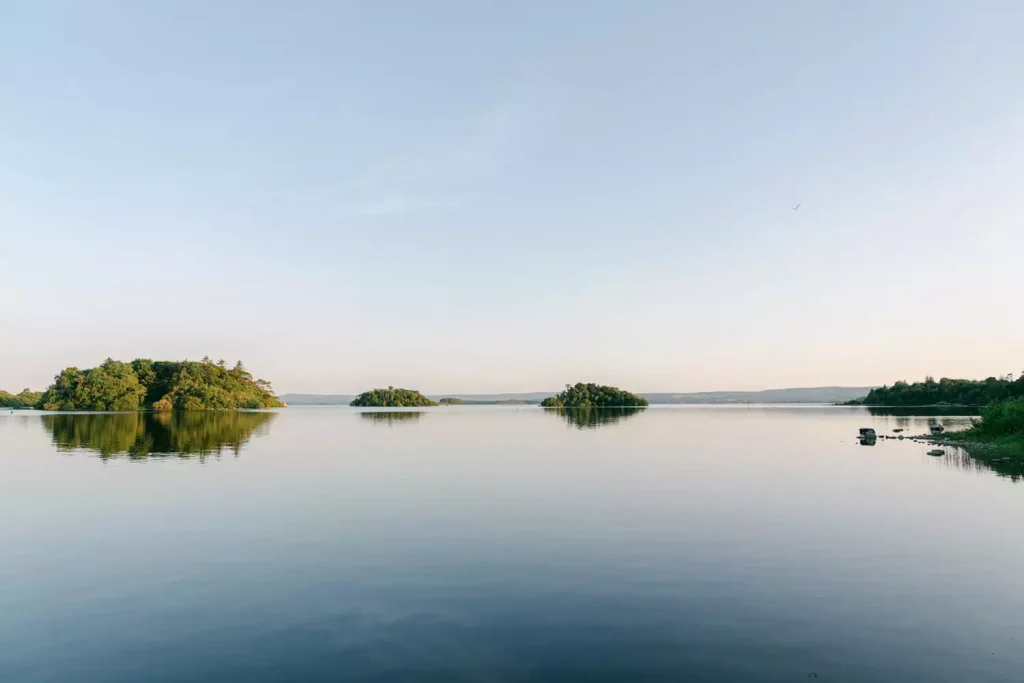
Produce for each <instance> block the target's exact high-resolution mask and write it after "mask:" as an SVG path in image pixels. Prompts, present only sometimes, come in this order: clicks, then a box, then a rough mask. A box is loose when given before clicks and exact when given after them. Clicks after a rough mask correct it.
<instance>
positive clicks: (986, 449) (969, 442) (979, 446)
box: [922, 398, 1024, 460]
mask: <svg viewBox="0 0 1024 683" xmlns="http://www.w3.org/2000/svg"><path fill="white" fill-rule="evenodd" d="M922 438H923V439H925V440H927V441H930V442H932V443H935V444H939V445H948V446H960V447H962V448H964V449H966V450H967V451H969V452H970V453H971V454H972V455H974V456H976V457H979V458H981V459H985V458H987V457H991V458H999V457H1008V456H1014V457H1015V458H1019V459H1022V460H1024V398H1016V399H1006V400H1003V401H993V402H992V403H990V404H988V405H987V406H985V407H984V408H983V409H982V411H981V419H980V420H975V421H974V424H973V425H972V426H971V427H969V428H967V429H962V430H960V431H956V432H944V433H942V434H928V435H925V436H923V437H922Z"/></svg>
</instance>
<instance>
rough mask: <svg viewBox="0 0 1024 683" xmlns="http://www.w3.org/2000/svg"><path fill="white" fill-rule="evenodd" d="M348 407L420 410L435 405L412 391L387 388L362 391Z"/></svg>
mask: <svg viewBox="0 0 1024 683" xmlns="http://www.w3.org/2000/svg"><path fill="white" fill-rule="evenodd" d="M349 405H350V406H354V407H357V408H420V407H426V406H436V405H437V403H435V402H434V401H431V400H430V399H429V398H427V397H426V396H424V395H423V394H421V393H420V392H418V391H415V390H413V389H396V388H395V387H388V388H387V389H371V390H370V391H364V392H363V393H361V394H359V395H358V396H356V398H355V400H353V401H352V402H351V403H349Z"/></svg>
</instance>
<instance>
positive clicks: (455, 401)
mask: <svg viewBox="0 0 1024 683" xmlns="http://www.w3.org/2000/svg"><path fill="white" fill-rule="evenodd" d="M438 403H440V404H441V405H443V406H464V405H466V402H465V401H464V400H463V399H461V398H456V397H454V396H445V397H444V398H442V399H441V400H440V401H438Z"/></svg>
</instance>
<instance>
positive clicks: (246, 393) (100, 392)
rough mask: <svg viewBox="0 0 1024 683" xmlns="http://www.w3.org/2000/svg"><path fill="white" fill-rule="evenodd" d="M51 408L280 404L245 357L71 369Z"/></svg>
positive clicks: (57, 383)
mask: <svg viewBox="0 0 1024 683" xmlns="http://www.w3.org/2000/svg"><path fill="white" fill-rule="evenodd" d="M39 403H41V405H42V406H43V407H44V408H45V409H47V410H102V411H110V410H115V411H119V410H138V409H139V408H152V409H154V410H171V409H173V410H235V409H257V408H279V407H282V406H283V405H284V404H283V403H281V401H280V400H278V398H277V397H276V396H275V395H274V393H273V388H272V387H271V385H270V383H269V382H265V381H263V380H260V379H254V378H253V377H252V375H251V374H249V372H248V371H246V370H245V367H244V366H243V365H242V364H241V362H239V363H237V364H236V365H235V367H234V368H232V369H231V370H229V369H228V368H227V363H225V362H223V361H220V362H217V363H214V362H212V361H211V360H209V359H208V358H206V359H204V360H203V361H200V362H195V361H152V360H149V359H147V358H137V359H135V360H134V361H132V362H131V363H122V362H119V361H115V360H112V359H109V358H108V359H107V360H106V361H105V362H104V363H103V364H102V365H100V366H99V367H96V368H92V369H89V370H81V371H80V370H78V369H77V368H67V369H65V370H63V371H62V372H61V373H60V374H59V375H57V376H56V377H55V378H54V382H53V384H51V385H50V387H49V388H48V389H47V390H46V392H45V393H44V394H43V396H42V398H41V400H40V401H39Z"/></svg>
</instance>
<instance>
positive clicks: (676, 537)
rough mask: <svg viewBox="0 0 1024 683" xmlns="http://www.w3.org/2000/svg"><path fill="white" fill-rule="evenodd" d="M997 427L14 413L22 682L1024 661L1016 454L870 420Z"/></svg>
mask: <svg viewBox="0 0 1024 683" xmlns="http://www.w3.org/2000/svg"><path fill="white" fill-rule="evenodd" d="M969 419H970V418H969V417H966V416H957V415H908V414H896V415H894V414H891V413H885V412H884V411H878V410H871V411H869V410H865V409H846V408H828V407H819V408H792V407H789V408H761V407H754V408H746V407H730V408H721V407H708V406H700V407H692V408H665V407H652V408H648V409H646V410H591V411H578V410H576V411H574V410H541V409H539V408H524V407H516V408H489V407H488V408H485V407H480V408H477V407H466V408H461V407H459V408H455V407H453V408H436V409H426V410H392V411H356V410H350V409H334V410H332V409H309V410H302V409H288V410H286V411H282V412H279V413H277V412H253V413H230V412H225V413H186V414H135V413H131V414H127V413H126V414H93V415H84V414H76V415H65V414H46V415H39V414H19V415H15V416H7V417H0V474H2V476H0V515H2V517H3V519H4V520H6V523H5V524H4V525H0V554H2V557H3V561H2V562H0V681H3V683H8V682H9V681H10V682H17V683H22V682H24V683H42V682H43V681H65V680H74V681H76V682H78V681H82V682H84V683H93V682H96V683H99V682H101V681H102V682H103V683H111V682H112V683H122V682H123V683H127V682H129V681H132V682H134V681H148V680H160V681H174V682H180V683H184V682H186V681H189V682H195V681H200V682H206V681H210V682H211V683H212V682H214V681H226V680H244V681H255V682H257V683H260V682H267V683H270V682H277V681H335V680H352V681H446V682H447V681H545V682H546V681H626V680H628V681H677V680H695V681H799V680H808V677H811V678H812V679H813V676H812V674H816V675H817V680H823V681H825V680H836V681H840V680H841V681H854V682H858V683H859V682H863V683H867V682H868V681H871V682H872V683H874V682H876V681H890V680H891V681H905V680H922V681H939V682H946V681H949V682H952V681H956V682H957V683H961V682H962V681H971V682H972V683H975V682H986V681H1004V680H1020V672H1021V671H1024V654H1022V653H1024V648H1022V647H1021V644H1022V643H1021V641H1020V639H1021V637H1022V634H1024V583H1022V582H1021V580H1020V577H1021V576H1024V546H1022V545H1021V543H1020V521H1021V520H1022V519H1024V487H1021V486H1020V485H1018V484H1017V483H1016V482H1017V481H1018V479H1019V477H1020V472H1019V471H1018V470H1015V469H1014V467H1016V466H1015V465H1014V466H1012V467H1011V466H1010V465H1005V466H1004V464H1003V463H999V462H995V463H982V462H980V461H978V460H974V459H972V458H970V457H969V456H968V455H967V454H966V453H964V452H962V451H960V450H958V449H955V448H949V447H945V448H944V450H945V451H946V452H945V454H944V455H943V456H941V457H930V456H928V455H927V454H926V452H927V450H928V449H930V448H931V446H929V445H925V444H920V443H914V442H912V441H910V440H904V441H897V440H895V439H881V438H880V439H879V440H878V441H877V442H876V444H875V445H874V446H872V447H868V448H864V447H861V446H859V445H858V440H857V438H856V436H857V428H858V427H868V426H870V427H873V428H875V429H876V430H877V431H878V434H879V435H880V436H881V435H892V434H895V432H893V430H894V429H904V430H905V432H904V433H906V434H913V433H923V432H925V431H927V425H928V424H929V421H930V420H938V421H940V422H942V423H943V424H945V425H946V426H947V428H950V429H955V428H960V427H963V426H965V425H966V424H968V422H969ZM67 454H74V455H77V456H91V457H70V458H69V457H66V455H67ZM218 455H230V456H232V457H230V458H224V457H220V458H217V457H216V456H218ZM153 456H160V457H153ZM168 456H171V457H168ZM235 456H241V457H235ZM996 475H1001V476H996Z"/></svg>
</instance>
